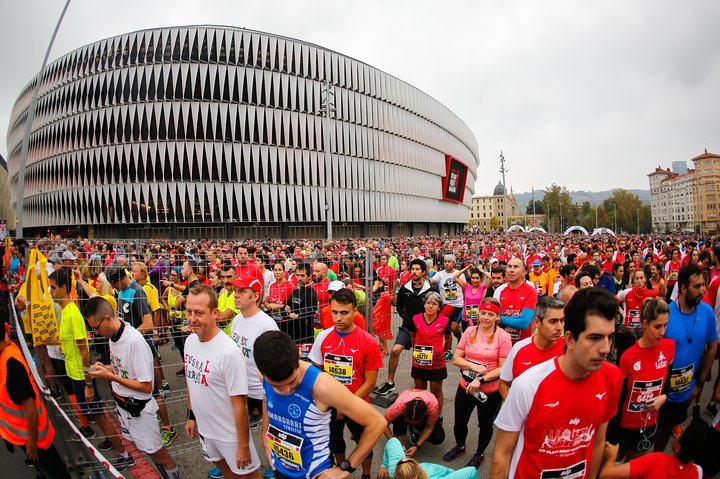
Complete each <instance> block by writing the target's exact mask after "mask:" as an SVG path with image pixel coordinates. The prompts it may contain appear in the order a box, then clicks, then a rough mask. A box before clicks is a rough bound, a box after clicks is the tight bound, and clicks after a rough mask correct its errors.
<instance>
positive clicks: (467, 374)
mask: <svg viewBox="0 0 720 479" xmlns="http://www.w3.org/2000/svg"><path fill="white" fill-rule="evenodd" d="M468 362H469V363H473V364H477V365H478V366H485V367H486V368H487V365H485V364H480V363H478V362H475V361H470V360H468ZM460 375H461V376H462V378H463V379H464V380H465V381H467V382H468V383H470V382H473V381H474V380H475V378H477V377H478V376H479V374H478V373H476V372H475V371H471V370H469V369H461V370H460Z"/></svg>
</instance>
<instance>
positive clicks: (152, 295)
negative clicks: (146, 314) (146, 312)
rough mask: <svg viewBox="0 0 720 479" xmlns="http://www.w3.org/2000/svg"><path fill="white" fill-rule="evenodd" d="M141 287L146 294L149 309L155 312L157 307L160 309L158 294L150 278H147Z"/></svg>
mask: <svg viewBox="0 0 720 479" xmlns="http://www.w3.org/2000/svg"><path fill="white" fill-rule="evenodd" d="M143 289H144V290H145V295H146V296H147V300H148V306H149V307H150V311H152V312H155V311H157V310H158V309H162V305H161V304H160V295H159V294H158V290H157V288H156V287H155V285H154V284H152V283H151V282H150V278H148V279H147V281H146V282H145V284H143Z"/></svg>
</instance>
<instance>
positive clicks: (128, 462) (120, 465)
mask: <svg viewBox="0 0 720 479" xmlns="http://www.w3.org/2000/svg"><path fill="white" fill-rule="evenodd" d="M134 465H135V459H134V458H133V457H132V456H131V455H130V454H128V455H127V457H123V456H118V458H117V459H116V460H115V469H117V470H118V471H120V472H123V471H124V470H125V469H127V468H128V467H132V466H134Z"/></svg>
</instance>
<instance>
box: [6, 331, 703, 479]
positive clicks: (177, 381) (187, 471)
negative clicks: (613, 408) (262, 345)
mask: <svg viewBox="0 0 720 479" xmlns="http://www.w3.org/2000/svg"><path fill="white" fill-rule="evenodd" d="M394 323H396V324H397V323H398V318H397V317H396V318H395V320H394ZM394 329H396V326H395V327H394ZM161 354H162V357H163V364H164V370H165V374H166V375H167V380H168V381H169V383H170V385H171V387H172V390H171V391H170V392H169V393H168V394H167V404H168V409H169V411H170V417H171V420H172V421H173V422H175V423H176V429H177V430H178V438H177V439H176V440H175V442H174V443H173V444H172V445H171V446H170V452H171V454H172V455H173V456H174V457H175V459H176V460H177V462H178V465H179V466H180V471H181V473H182V475H183V477H185V478H199V479H202V478H204V477H206V473H207V471H208V470H209V469H210V468H211V467H212V466H211V464H209V463H208V462H206V461H205V460H204V459H203V457H202V454H201V453H200V449H199V444H198V442H197V441H191V440H190V439H189V438H187V436H185V433H184V432H183V426H184V423H185V408H186V399H185V383H184V379H183V378H179V377H176V376H175V371H177V370H178V369H179V368H180V367H181V366H180V364H179V363H180V356H179V354H178V352H177V351H175V350H171V349H170V346H163V347H162V348H161ZM387 361H388V359H387V358H385V367H387ZM448 373H449V374H448V378H447V379H446V380H445V381H444V383H443V391H444V393H445V406H444V408H443V417H444V427H445V433H446V440H445V443H444V444H442V445H440V446H434V445H432V444H427V445H426V446H425V447H423V448H422V449H421V450H420V451H419V452H418V454H417V456H416V458H417V459H418V460H419V461H428V462H436V463H441V464H445V465H448V466H450V467H454V468H460V467H463V466H465V464H466V462H467V461H468V460H469V454H468V455H466V456H464V457H461V458H458V459H457V460H455V461H454V462H452V463H449V464H448V463H444V462H443V461H442V456H443V454H444V453H445V452H446V451H447V450H448V449H450V448H451V447H452V446H453V445H454V439H453V425H454V412H453V411H454V405H455V401H454V399H455V390H456V388H457V384H458V381H459V377H460V374H459V372H458V371H457V368H455V367H454V366H452V365H450V366H449V367H448ZM714 373H716V371H714ZM713 377H714V376H713ZM385 378H386V370H383V371H381V372H380V377H379V379H378V384H382V383H383V382H384V381H385ZM396 383H397V384H396V388H397V391H398V392H400V391H403V390H405V389H408V388H410V387H412V384H413V382H412V379H411V378H410V354H409V353H408V352H404V353H403V355H402V356H401V361H400V366H399V369H398V373H397V376H396ZM103 395H104V397H109V395H107V394H106V393H103ZM704 396H705V397H704V401H703V405H704V404H706V403H707V397H709V396H710V388H706V391H705V395H704ZM375 407H376V408H377V409H378V410H379V411H381V412H383V413H384V411H385V409H383V408H379V407H377V406H375ZM703 414H704V418H705V419H706V420H709V416H708V415H707V414H706V413H703ZM470 431H471V432H470V435H469V437H468V439H467V448H468V451H474V450H475V446H476V444H477V434H476V432H477V424H476V423H474V422H473V421H472V420H471V423H470ZM253 438H254V442H255V445H256V447H257V449H258V452H260V454H261V457H262V452H261V450H262V445H261V442H260V437H259V431H254V432H253ZM93 442H95V443H96V444H97V443H98V442H99V439H98V440H94V441H93ZM348 444H349V449H348V451H351V450H352V449H351V446H352V442H351V441H350V440H349V438H348ZM384 444H385V440H384V439H381V440H380V441H379V443H378V445H377V446H376V447H375V460H374V461H373V475H374V474H375V473H376V472H377V469H378V468H379V466H380V463H381V457H382V448H383V446H384ZM493 447H494V438H493V441H492V442H491V443H490V446H489V447H488V449H487V452H488V460H487V461H486V462H485V463H484V464H483V465H482V466H481V467H480V469H479V470H478V477H479V478H480V479H483V478H486V477H488V474H489V462H490V456H491V454H492V450H493ZM113 457H114V453H112V452H109V453H108V458H109V459H111V460H112V459H113ZM17 458H20V464H18V462H17ZM0 461H1V463H2V464H3V465H5V464H8V467H11V468H15V469H13V471H17V472H16V474H12V475H8V476H7V477H34V473H30V474H23V473H22V472H28V471H27V470H26V469H24V468H25V466H24V465H22V464H21V463H22V457H21V454H18V453H16V454H15V455H14V456H13V457H8V455H7V454H6V453H5V452H4V448H2V447H0ZM146 466H147V464H146ZM266 466H267V465H266V464H264V466H263V471H264V470H265V467H266ZM145 471H147V469H145ZM3 472H5V471H3ZM130 472H131V474H126V477H133V474H132V473H133V472H134V474H135V476H134V477H142V478H143V479H145V478H148V477H151V475H148V474H147V472H142V469H136V470H131V471H130ZM3 476H5V474H3ZM355 476H357V477H358V478H359V477H360V471H358V472H356V473H355Z"/></svg>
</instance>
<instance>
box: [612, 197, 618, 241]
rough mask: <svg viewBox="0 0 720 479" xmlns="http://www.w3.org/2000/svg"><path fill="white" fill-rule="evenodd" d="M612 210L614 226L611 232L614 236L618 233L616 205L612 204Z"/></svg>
mask: <svg viewBox="0 0 720 479" xmlns="http://www.w3.org/2000/svg"><path fill="white" fill-rule="evenodd" d="M613 208H614V209H615V214H614V215H613V222H614V223H615V224H614V225H613V231H614V232H615V234H617V232H618V231H617V225H618V222H617V203H613Z"/></svg>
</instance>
